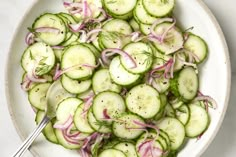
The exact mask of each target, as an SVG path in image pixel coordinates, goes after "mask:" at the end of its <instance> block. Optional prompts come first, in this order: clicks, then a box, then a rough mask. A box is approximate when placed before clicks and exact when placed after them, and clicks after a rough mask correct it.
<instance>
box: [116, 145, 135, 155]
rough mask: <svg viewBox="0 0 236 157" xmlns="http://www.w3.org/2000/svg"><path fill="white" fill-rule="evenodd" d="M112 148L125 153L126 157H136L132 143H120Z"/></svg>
mask: <svg viewBox="0 0 236 157" xmlns="http://www.w3.org/2000/svg"><path fill="white" fill-rule="evenodd" d="M114 148H115V149H117V150H120V151H122V152H123V153H125V155H126V157H138V156H137V153H136V150H135V145H134V144H133V143H130V142H121V143H118V144H117V145H115V146H114Z"/></svg>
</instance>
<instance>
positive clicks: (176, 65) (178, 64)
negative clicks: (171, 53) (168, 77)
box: [174, 50, 187, 72]
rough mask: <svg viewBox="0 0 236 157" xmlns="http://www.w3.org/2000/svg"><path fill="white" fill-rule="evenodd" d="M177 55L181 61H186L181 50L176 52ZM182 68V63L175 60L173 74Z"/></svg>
mask: <svg viewBox="0 0 236 157" xmlns="http://www.w3.org/2000/svg"><path fill="white" fill-rule="evenodd" d="M177 53H178V55H179V56H180V57H181V58H182V59H183V60H186V59H187V58H186V56H185V54H184V51H183V50H180V51H177V52H176V54H177ZM175 57H176V56H175ZM183 67H184V63H183V62H182V61H180V59H175V63H174V72H177V71H179V70H181V69H183Z"/></svg>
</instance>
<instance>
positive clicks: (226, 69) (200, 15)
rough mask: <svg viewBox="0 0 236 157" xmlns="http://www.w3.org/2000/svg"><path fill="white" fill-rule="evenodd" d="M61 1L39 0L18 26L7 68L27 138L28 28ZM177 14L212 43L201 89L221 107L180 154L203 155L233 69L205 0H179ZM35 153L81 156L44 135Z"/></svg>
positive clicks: (9, 91) (15, 116) (30, 123)
mask: <svg viewBox="0 0 236 157" xmlns="http://www.w3.org/2000/svg"><path fill="white" fill-rule="evenodd" d="M63 9H64V8H63V5H62V1H61V0H35V1H34V3H33V4H32V7H31V8H30V9H29V10H28V12H27V13H26V14H25V16H24V17H23V18H22V21H21V23H20V24H19V27H18V28H17V30H16V32H15V35H14V38H13V41H12V44H11V48H10V51H9V54H8V60H7V69H6V84H5V87H6V95H7V99H8V105H9V111H10V114H11V117H12V120H13V122H14V124H15V127H16V130H17V132H18V134H19V136H20V137H21V139H22V140H24V139H25V138H26V137H27V136H28V135H29V134H30V133H31V132H32V130H33V129H34V128H35V122H34V112H33V111H32V110H31V108H30V104H29V102H28V100H27V95H26V93H25V92H23V91H22V90H21V87H20V83H21V74H22V72H23V71H22V68H21V67H20V58H21V55H22V53H23V51H24V49H25V48H26V45H25V44H24V37H25V35H26V33H27V27H29V26H31V24H32V22H33V21H34V20H35V18H36V17H37V16H39V15H40V14H42V13H44V12H59V11H62V10H63ZM175 16H176V17H177V19H178V21H179V23H180V24H181V25H182V28H189V27H191V26H194V30H193V32H194V33H196V34H198V35H200V36H201V37H203V38H204V39H205V40H206V42H207V43H208V46H209V56H208V59H207V61H206V62H205V63H203V64H202V65H201V67H200V90H201V91H202V92H203V93H205V94H208V95H210V96H212V97H213V98H214V99H216V101H217V102H218V108H217V110H211V111H210V115H211V124H210V126H209V129H208V130H207V132H206V133H205V134H204V135H203V136H202V138H201V139H200V140H199V141H197V140H196V139H193V140H191V141H188V143H187V144H186V146H185V147H184V149H183V150H182V151H181V152H180V153H179V157H189V156H191V157H195V156H200V155H201V154H202V153H203V152H204V151H205V150H206V148H207V146H208V145H209V144H210V143H211V141H212V140H213V138H214V137H215V135H216V133H217V131H218V130H219V128H220V126H221V123H222V120H223V118H224V114H225V111H226V109H227V105H228V100H229V95H230V83H231V80H230V79H231V71H230V61H229V53H228V49H227V45H226V42H225V39H224V36H223V33H222V31H221V29H220V27H219V24H218V23H217V21H216V19H215V18H214V16H213V15H212V13H211V12H210V11H209V9H208V8H207V7H206V5H205V4H203V2H202V1H201V0H188V1H186V0H176V8H175ZM30 150H31V152H32V154H33V155H34V156H40V157H52V156H57V157H65V156H67V157H78V154H77V152H76V151H71V150H66V149H64V148H62V147H61V146H58V145H55V144H51V143H49V142H47V141H46V140H45V139H44V137H43V136H42V135H41V136H40V137H39V138H38V139H37V140H36V142H35V143H34V144H33V146H32V147H31V149H30Z"/></svg>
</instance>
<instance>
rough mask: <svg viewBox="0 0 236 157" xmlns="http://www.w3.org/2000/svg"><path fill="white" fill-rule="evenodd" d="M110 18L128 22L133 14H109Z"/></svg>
mask: <svg viewBox="0 0 236 157" xmlns="http://www.w3.org/2000/svg"><path fill="white" fill-rule="evenodd" d="M111 16H112V17H113V18H116V19H121V20H129V19H131V18H132V17H133V12H132V11H131V12H129V13H127V14H124V15H115V14H111Z"/></svg>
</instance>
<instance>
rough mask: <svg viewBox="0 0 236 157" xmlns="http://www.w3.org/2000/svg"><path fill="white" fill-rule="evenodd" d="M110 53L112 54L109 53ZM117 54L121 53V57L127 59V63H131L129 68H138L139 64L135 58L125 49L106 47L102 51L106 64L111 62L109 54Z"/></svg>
mask: <svg viewBox="0 0 236 157" xmlns="http://www.w3.org/2000/svg"><path fill="white" fill-rule="evenodd" d="M107 53H110V54H107ZM115 54H119V55H120V56H121V57H123V58H124V59H125V61H126V62H127V64H128V65H129V68H136V67H137V64H136V62H135V60H134V59H133V58H132V57H131V56H130V55H129V54H128V53H127V52H125V51H123V50H121V49H117V48H110V49H105V50H104V51H102V60H103V62H104V63H105V64H107V65H108V64H109V61H108V58H107V57H109V56H113V55H115Z"/></svg>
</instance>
